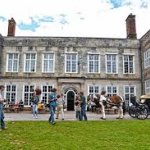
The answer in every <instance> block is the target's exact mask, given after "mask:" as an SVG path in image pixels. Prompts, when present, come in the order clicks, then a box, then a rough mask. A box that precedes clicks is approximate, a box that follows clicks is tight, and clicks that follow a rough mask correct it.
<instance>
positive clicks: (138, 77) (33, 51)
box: [0, 14, 150, 110]
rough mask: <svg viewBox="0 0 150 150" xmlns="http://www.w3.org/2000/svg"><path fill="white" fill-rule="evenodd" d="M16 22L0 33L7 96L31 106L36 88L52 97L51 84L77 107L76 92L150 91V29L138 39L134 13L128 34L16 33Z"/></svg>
mask: <svg viewBox="0 0 150 150" xmlns="http://www.w3.org/2000/svg"><path fill="white" fill-rule="evenodd" d="M15 26H16V22H15V20H14V19H13V18H12V19H10V20H9V22H8V35H7V36H2V35H1V36H0V84H4V85H5V87H6V88H5V92H4V93H5V98H6V99H7V100H8V101H20V100H21V99H22V100H23V101H24V104H25V106H27V107H28V106H30V99H31V96H32V90H33V89H34V88H36V87H40V88H41V89H42V95H41V100H44V101H45V103H47V102H48V93H49V92H50V91H51V89H52V87H56V88H57V92H58V93H63V94H64V96H65V101H66V105H67V110H74V100H75V96H76V94H77V93H78V92H80V91H83V92H84V94H85V96H87V95H89V94H93V95H95V94H97V93H100V92H101V90H106V91H107V94H108V95H114V94H119V95H121V96H123V97H124V99H125V101H126V105H128V104H129V103H130V97H131V96H133V95H136V96H137V97H140V96H141V95H142V94H146V93H150V69H149V67H150V31H148V32H147V33H146V34H145V35H144V36H143V37H142V38H141V39H137V35H136V21H135V15H132V14H130V15H129V16H128V17H127V19H126V30H127V37H126V38H124V39H122V38H85V37H84V38H83V37H20V36H19V37H17V36H15Z"/></svg>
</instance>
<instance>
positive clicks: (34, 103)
mask: <svg viewBox="0 0 150 150" xmlns="http://www.w3.org/2000/svg"><path fill="white" fill-rule="evenodd" d="M40 95H41V90H40V89H38V88H37V89H35V90H34V92H33V97H32V100H31V104H32V115H33V117H34V118H36V119H37V118H38V103H39V96H40Z"/></svg>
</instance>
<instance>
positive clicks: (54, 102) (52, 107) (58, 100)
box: [31, 88, 65, 124]
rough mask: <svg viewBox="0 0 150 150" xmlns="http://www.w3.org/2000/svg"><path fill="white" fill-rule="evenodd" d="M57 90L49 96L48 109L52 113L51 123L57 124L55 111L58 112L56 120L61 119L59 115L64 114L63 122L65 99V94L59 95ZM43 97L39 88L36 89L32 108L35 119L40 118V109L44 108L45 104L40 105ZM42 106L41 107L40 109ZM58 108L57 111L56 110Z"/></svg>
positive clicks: (54, 89)
mask: <svg viewBox="0 0 150 150" xmlns="http://www.w3.org/2000/svg"><path fill="white" fill-rule="evenodd" d="M56 91H57V89H56V88H53V89H52V90H51V92H50V93H49V95H48V100H49V103H48V107H49V111H50V117H49V122H50V123H52V124H55V117H54V115H55V111H56V119H58V118H59V114H60V112H61V114H62V120H64V109H63V108H64V104H65V101H64V97H63V94H61V95H59V94H58V95H57V93H56ZM40 95H41V90H40V89H39V88H37V89H35V90H34V92H33V97H32V99H31V106H32V115H33V117H34V118H36V119H37V118H38V109H39V108H41V107H42V106H43V103H42V102H41V103H39V97H40ZM39 106H40V107H39ZM56 108H57V109H56Z"/></svg>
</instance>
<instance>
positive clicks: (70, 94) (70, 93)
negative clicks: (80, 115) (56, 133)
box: [67, 91, 75, 111]
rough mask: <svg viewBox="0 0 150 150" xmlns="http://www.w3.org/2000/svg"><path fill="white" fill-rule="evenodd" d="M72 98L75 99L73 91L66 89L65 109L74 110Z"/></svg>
mask: <svg viewBox="0 0 150 150" xmlns="http://www.w3.org/2000/svg"><path fill="white" fill-rule="evenodd" d="M74 100H75V93H74V91H68V92H67V110H68V111H73V110H74Z"/></svg>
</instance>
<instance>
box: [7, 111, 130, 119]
mask: <svg viewBox="0 0 150 150" xmlns="http://www.w3.org/2000/svg"><path fill="white" fill-rule="evenodd" d="M87 117H88V120H101V119H100V117H101V114H96V113H93V112H87ZM116 117H117V114H111V115H110V114H106V118H107V120H116ZM48 118H49V113H45V114H39V115H38V119H35V118H33V117H32V113H31V112H19V113H5V121H25V120H26V121H27V120H30V121H41V120H43V121H47V120H48ZM124 119H132V118H131V117H130V116H129V115H128V114H126V115H125V117H124ZM60 120H61V115H60V118H59V119H58V121H60ZM65 120H67V121H75V120H76V118H75V112H74V111H66V112H65ZM102 121H103V120H102Z"/></svg>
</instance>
